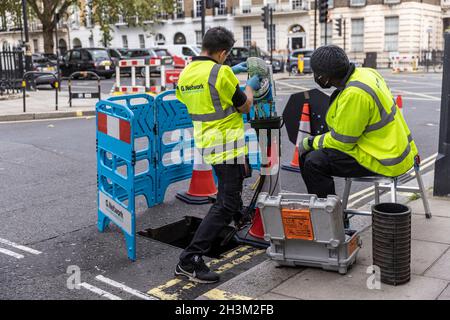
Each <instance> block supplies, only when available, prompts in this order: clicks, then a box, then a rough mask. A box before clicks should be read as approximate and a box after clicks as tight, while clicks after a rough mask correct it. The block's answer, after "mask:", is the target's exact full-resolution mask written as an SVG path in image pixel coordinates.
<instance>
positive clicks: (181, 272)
mask: <svg viewBox="0 0 450 320" xmlns="http://www.w3.org/2000/svg"><path fill="white" fill-rule="evenodd" d="M175 276H184V277H186V278H188V279H189V280H190V281H194V282H199V283H214V282H217V281H219V280H220V277H219V275H218V274H217V273H215V272H212V271H210V270H209V268H208V267H207V266H206V264H205V262H204V261H203V259H202V257H200V256H198V255H196V256H193V257H192V259H191V260H190V261H189V262H183V261H180V262H179V263H178V264H177V266H176V268H175Z"/></svg>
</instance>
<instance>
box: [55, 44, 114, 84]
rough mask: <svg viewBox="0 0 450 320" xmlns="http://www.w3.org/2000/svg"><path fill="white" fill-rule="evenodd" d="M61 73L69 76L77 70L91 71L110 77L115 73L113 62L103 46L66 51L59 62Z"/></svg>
mask: <svg viewBox="0 0 450 320" xmlns="http://www.w3.org/2000/svg"><path fill="white" fill-rule="evenodd" d="M60 68H61V73H62V75H63V76H64V77H69V76H70V75H71V74H72V73H74V72H77V71H92V72H94V73H96V74H97V75H98V76H101V77H105V78H106V79H110V78H111V77H112V76H113V74H114V73H115V69H114V62H113V61H112V59H111V57H110V56H109V54H108V51H107V50H106V49H104V48H79V49H72V50H69V51H67V53H66V54H65V55H64V56H63V58H62V62H61V64H60Z"/></svg>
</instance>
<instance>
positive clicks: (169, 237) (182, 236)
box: [138, 216, 239, 258]
mask: <svg viewBox="0 0 450 320" xmlns="http://www.w3.org/2000/svg"><path fill="white" fill-rule="evenodd" d="M201 222H202V219H200V218H197V217H192V216H185V217H184V219H182V220H180V221H177V222H174V223H171V224H166V225H165V226H162V227H160V228H155V229H152V228H149V229H146V230H144V231H140V232H138V234H139V235H141V236H143V237H146V238H150V239H154V240H157V241H160V242H164V243H167V244H170V245H172V246H175V247H178V248H181V249H184V248H186V247H187V246H188V245H189V244H190V243H191V240H192V238H193V237H194V234H195V232H196V231H197V229H198V227H199V226H200V223H201ZM231 231H233V227H230V226H227V227H225V228H223V229H222V232H220V234H219V235H218V236H217V238H216V240H215V241H214V243H213V245H212V248H211V250H210V251H209V252H208V254H206V256H207V257H210V258H220V257H221V255H222V254H223V253H226V252H228V251H230V250H232V249H234V248H236V247H238V246H239V243H238V242H236V240H234V239H233V238H232V239H231V240H230V241H228V243H226V244H225V245H221V242H222V241H223V240H224V239H225V237H226V236H227V235H228V234H229V233H230V232H231Z"/></svg>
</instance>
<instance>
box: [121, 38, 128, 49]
mask: <svg viewBox="0 0 450 320" xmlns="http://www.w3.org/2000/svg"><path fill="white" fill-rule="evenodd" d="M122 47H124V48H125V49H128V38H127V36H122Z"/></svg>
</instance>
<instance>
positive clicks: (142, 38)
mask: <svg viewBox="0 0 450 320" xmlns="http://www.w3.org/2000/svg"><path fill="white" fill-rule="evenodd" d="M139 48H141V49H144V48H145V36H144V35H143V34H140V35H139Z"/></svg>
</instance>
